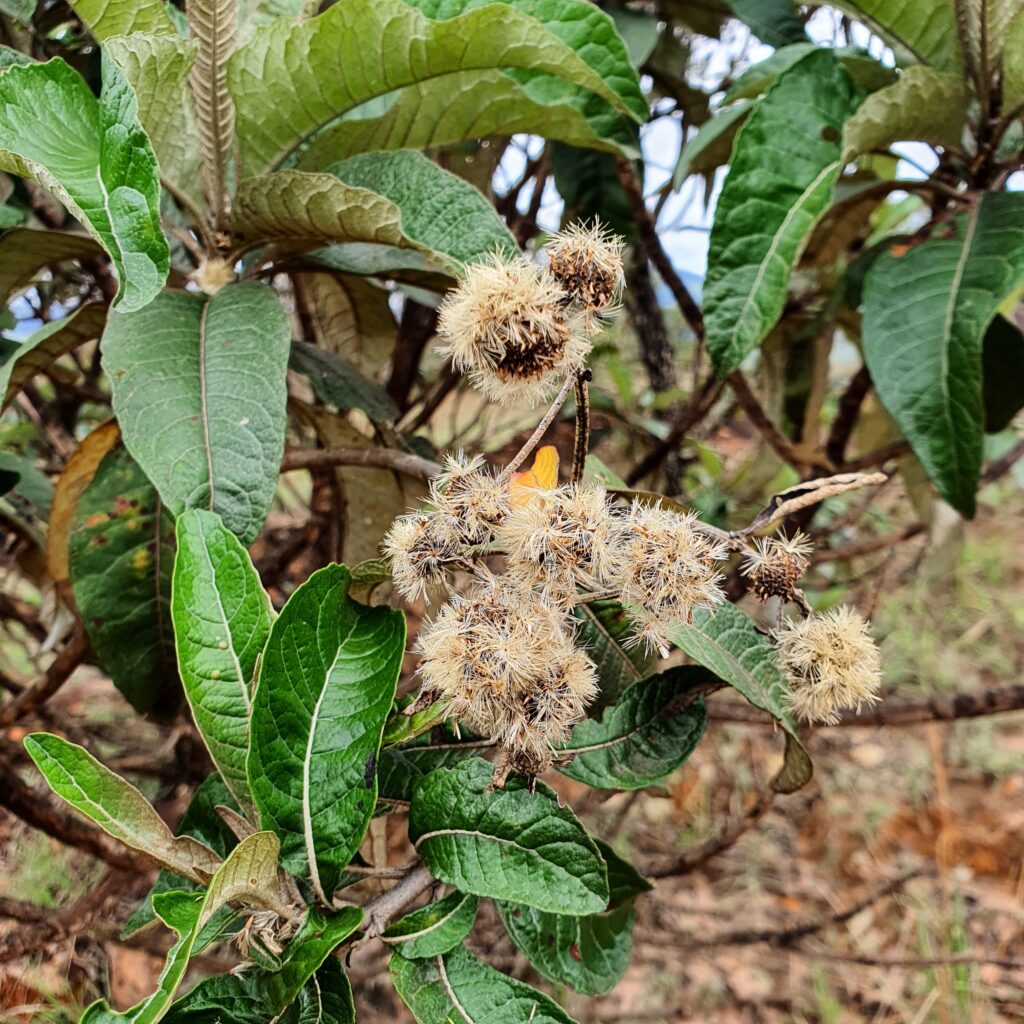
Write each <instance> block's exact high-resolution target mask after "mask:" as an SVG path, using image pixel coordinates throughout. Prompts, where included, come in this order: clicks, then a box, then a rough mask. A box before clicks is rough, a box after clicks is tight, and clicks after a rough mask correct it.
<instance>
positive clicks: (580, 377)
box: [571, 370, 590, 484]
mask: <svg viewBox="0 0 1024 1024" xmlns="http://www.w3.org/2000/svg"><path fill="white" fill-rule="evenodd" d="M575 385H576V436H575V437H574V439H573V446H572V478H571V479H572V482H573V483H574V484H578V483H579V482H580V481H581V480H582V479H583V470H584V469H585V468H586V464H587V449H588V448H589V447H590V386H589V385H590V371H589V370H587V371H584V372H582V373H578V374H577V375H576V381H575Z"/></svg>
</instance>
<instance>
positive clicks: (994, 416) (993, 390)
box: [981, 316, 1024, 434]
mask: <svg viewBox="0 0 1024 1024" xmlns="http://www.w3.org/2000/svg"><path fill="white" fill-rule="evenodd" d="M981 361H982V371H983V372H982V376H983V378H984V390H983V400H984V406H985V430H986V432H987V433H990V434H995V433H998V432H999V431H1000V430H1005V429H1006V428H1007V427H1008V426H1009V425H1010V424H1011V423H1012V422H1013V418H1014V416H1016V415H1017V413H1018V412H1020V410H1021V409H1024V334H1022V333H1021V332H1020V331H1019V330H1018V329H1017V328H1016V327H1015V326H1014V325H1013V324H1012V323H1010V321H1009V320H1006V319H1004V318H1003V317H1001V316H997V317H996V318H995V319H994V320H993V321H992V323H991V324H989V327H988V330H987V331H986V332H985V343H984V346H983V349H982V356H981Z"/></svg>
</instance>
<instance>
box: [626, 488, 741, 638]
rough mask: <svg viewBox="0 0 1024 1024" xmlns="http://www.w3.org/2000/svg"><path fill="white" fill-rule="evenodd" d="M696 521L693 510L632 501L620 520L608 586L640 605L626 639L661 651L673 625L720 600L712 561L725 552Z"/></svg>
mask: <svg viewBox="0 0 1024 1024" xmlns="http://www.w3.org/2000/svg"><path fill="white" fill-rule="evenodd" d="M696 524H697V517H696V516H695V515H694V514H693V513H687V514H682V513H679V512H675V511H673V510H671V509H666V508H663V507H662V506H661V505H644V504H641V503H640V502H638V501H634V502H633V506H632V508H631V509H630V511H629V516H628V518H627V519H626V521H625V523H624V524H623V527H622V530H621V535H620V536H621V540H620V543H619V546H618V559H617V563H618V564H617V567H616V570H615V572H614V574H613V585H614V586H616V587H618V588H619V591H620V594H621V600H622V603H623V604H624V605H626V606H627V608H630V607H632V608H634V609H635V608H640V609H642V612H641V613H640V614H639V615H638V617H637V619H636V622H635V626H636V632H635V634H634V636H633V638H632V641H633V642H634V643H642V644H644V645H646V647H647V648H648V650H658V651H661V652H662V654H667V652H668V648H669V645H670V633H671V629H672V627H673V626H675V625H678V624H685V623H688V622H689V621H690V619H691V618H692V616H693V611H694V609H695V608H713V607H714V606H715V605H717V604H719V603H721V602H722V601H723V600H724V598H725V594H724V593H723V591H722V588H721V580H722V577H721V574H720V573H719V572H718V571H717V568H716V563H717V562H720V561H722V559H724V558H725V557H726V555H727V552H726V550H725V548H724V547H723V546H722V545H721V544H717V543H715V542H714V541H713V540H711V539H710V538H708V537H707V536H706V535H705V534H702V533H700V532H699V531H698V530H697V529H696V528H695V527H696Z"/></svg>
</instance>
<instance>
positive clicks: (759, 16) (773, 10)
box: [728, 0, 807, 47]
mask: <svg viewBox="0 0 1024 1024" xmlns="http://www.w3.org/2000/svg"><path fill="white" fill-rule="evenodd" d="M728 4H729V7H730V8H731V9H732V13H733V14H735V15H736V17H737V18H739V19H740V21H742V22H743V23H744V24H745V25H746V26H747V27H748V28H749V29H750V31H751V32H753V33H754V35H755V36H757V38H758V39H760V40H761V42H762V43H767V44H768V45H769V46H775V47H780V46H788V45H790V44H792V43H798V42H800V41H801V40H803V39H806V38H807V33H806V32H805V31H804V23H803V22H802V21H801V20H800V18H799V17H798V15H797V13H796V8H795V7H794V6H793V4H792V3H791V0H728Z"/></svg>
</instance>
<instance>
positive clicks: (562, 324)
mask: <svg viewBox="0 0 1024 1024" xmlns="http://www.w3.org/2000/svg"><path fill="white" fill-rule="evenodd" d="M437 332H438V336H439V337H440V339H441V342H442V344H441V347H440V351H441V353H442V354H444V355H447V356H450V357H451V359H452V362H453V363H454V364H455V366H456V368H457V369H459V370H462V371H465V372H468V373H469V375H470V378H471V380H472V381H473V383H474V385H475V386H476V387H478V388H479V389H480V390H481V391H482V392H483V393H484V395H486V396H487V397H488V398H489V399H491V400H493V401H497V402H500V403H502V404H505V405H535V404H536V403H537V402H538V401H541V400H542V399H544V398H545V397H547V396H549V395H550V394H551V393H552V392H553V391H554V390H555V389H556V388H557V387H558V385H559V384H560V383H561V381H563V380H564V379H565V377H566V376H567V375H568V374H569V373H571V372H573V371H575V370H579V369H582V367H583V365H584V363H585V361H586V358H587V355H588V354H589V352H590V343H589V342H588V341H587V340H586V339H585V338H583V337H581V336H580V335H579V334H578V332H577V331H575V330H574V324H573V323H572V321H571V318H570V316H569V313H568V311H567V310H566V307H565V294H564V292H563V291H562V289H561V288H560V287H559V286H558V284H557V283H556V282H555V280H554V279H553V278H552V277H550V276H549V275H548V274H547V273H545V272H544V271H543V270H542V269H541V268H540V267H538V266H537V265H536V264H534V263H531V262H530V261H529V260H528V259H527V258H526V257H525V256H523V255H521V254H516V255H514V256H509V255H507V254H504V253H500V252H498V253H494V254H493V255H492V256H491V257H490V258H489V259H487V260H486V261H484V262H483V263H477V264H473V265H472V266H471V267H470V268H469V269H468V271H467V273H466V276H465V278H464V279H463V281H462V283H461V284H460V285H459V286H458V288H456V289H455V290H454V291H453V292H450V293H449V294H448V296H447V297H446V298H445V300H444V302H443V303H442V304H441V310H440V316H439V319H438V327H437Z"/></svg>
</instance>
